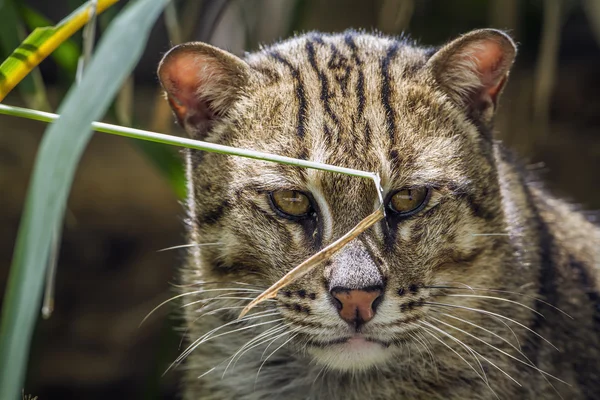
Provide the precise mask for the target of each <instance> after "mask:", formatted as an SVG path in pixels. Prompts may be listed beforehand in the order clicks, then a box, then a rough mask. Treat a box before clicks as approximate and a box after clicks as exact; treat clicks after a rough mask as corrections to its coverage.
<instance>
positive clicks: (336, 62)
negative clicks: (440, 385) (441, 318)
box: [159, 30, 516, 370]
mask: <svg viewBox="0 0 600 400" xmlns="http://www.w3.org/2000/svg"><path fill="white" fill-rule="evenodd" d="M515 53H516V49H515V45H514V43H513V41H512V40H511V39H510V38H509V37H508V36H507V35H506V34H504V33H502V32H499V31H496V30H479V31H474V32H471V33H469V34H466V35H464V36H462V37H460V38H458V39H456V40H454V41H452V42H450V43H449V44H447V45H445V46H443V47H442V48H441V49H439V50H433V49H425V48H420V47H415V46H413V45H412V44H410V43H408V42H405V41H397V40H395V39H392V38H387V37H381V36H376V35H368V34H362V33H356V32H347V33H345V34H340V35H321V34H316V33H315V34H308V35H305V36H300V37H298V38H295V39H291V40H289V41H285V42H282V43H280V44H277V45H275V46H273V47H269V48H266V49H264V50H262V51H260V52H258V53H253V54H249V55H247V56H246V57H245V59H240V58H238V57H236V56H234V55H231V54H229V53H227V52H225V51H222V50H220V49H217V48H214V47H212V46H209V45H207V44H203V43H189V44H185V45H181V46H178V47H176V48H174V49H173V50H171V51H170V52H169V53H167V54H166V55H165V57H164V59H163V61H162V63H161V65H160V67H159V77H160V80H161V83H162V85H163V87H164V89H165V91H166V95H167V99H168V101H169V102H170V104H171V106H172V108H173V110H174V111H175V114H176V116H177V118H178V120H179V122H180V124H181V125H182V126H183V127H184V128H185V129H186V131H187V132H188V133H189V135H190V136H191V137H192V138H196V139H201V140H205V141H209V142H213V143H217V144H222V145H229V146H235V147H239V148H244V149H253V150H258V151H264V152H269V153H274V154H279V155H283V156H289V157H295V158H301V159H306V160H312V161H318V162H321V163H328V164H333V165H337V166H342V167H349V168H355V169H361V170H365V171H372V172H377V173H378V174H379V175H380V177H381V180H382V185H383V188H384V190H385V193H384V202H385V210H386V218H385V219H384V220H383V221H382V222H380V223H378V224H377V225H376V226H374V227H372V228H371V229H369V230H368V231H366V232H365V233H363V234H362V235H361V236H359V237H358V238H357V239H355V240H354V241H352V242H351V243H350V244H349V245H347V246H346V247H345V248H343V249H342V250H341V251H340V252H339V253H337V254H336V255H334V256H333V257H331V258H330V259H329V260H327V261H326V262H324V263H323V264H322V265H321V266H320V267H318V268H316V269H315V270H314V271H313V272H312V273H310V274H309V275H307V276H305V277H303V278H302V279H300V280H298V281H297V282H294V283H292V284H290V285H289V286H288V287H286V288H285V289H284V290H282V291H281V292H280V293H279V295H278V297H277V298H276V299H275V300H274V301H272V302H271V303H270V305H269V307H271V308H275V309H276V310H277V312H278V313H279V314H280V316H281V317H282V318H283V322H284V323H285V324H286V325H285V326H287V327H288V329H289V338H291V337H292V336H293V340H291V342H290V344H291V345H293V344H296V345H298V346H304V348H305V349H307V350H308V353H309V354H310V355H311V356H312V357H314V359H315V360H316V361H317V362H319V363H321V364H325V365H327V366H329V367H331V368H333V369H339V370H350V369H352V370H356V369H364V368H368V367H371V366H373V365H377V364H382V363H384V362H385V361H387V360H390V359H391V358H392V357H393V355H394V354H396V353H397V351H398V349H399V348H400V347H401V346H402V345H403V344H404V343H406V342H410V341H411V340H414V339H415V337H416V336H414V334H413V333H414V332H416V331H418V330H421V331H422V330H430V331H432V330H433V329H434V328H432V327H431V326H429V325H427V324H429V323H430V322H431V321H430V320H428V319H427V316H428V315H431V313H432V312H433V311H432V310H434V309H436V307H437V310H439V309H440V307H442V306H440V304H447V305H448V306H447V307H450V305H452V304H461V305H463V306H467V307H469V306H475V305H476V304H477V303H476V302H477V299H475V298H465V299H460V303H457V301H458V300H457V299H456V298H451V297H446V296H441V295H440V293H441V292H442V288H444V287H446V288H450V287H457V288H461V287H464V286H462V285H471V286H485V287H489V286H493V285H494V280H495V279H498V277H499V276H500V274H501V268H502V262H501V260H499V259H498V257H497V255H496V253H497V252H498V249H499V248H501V247H502V246H505V245H506V239H505V238H503V236H502V234H504V233H505V230H504V229H505V223H504V220H503V216H502V213H501V203H500V202H501V196H500V188H499V184H498V180H497V175H496V174H497V171H496V163H495V161H494V154H493V153H494V151H493V139H492V134H491V130H492V120H493V114H494V112H495V109H496V106H497V101H498V97H499V95H500V93H501V91H502V88H503V85H504V84H505V82H506V79H507V76H508V72H509V69H510V67H511V65H512V63H513V60H514V57H515ZM188 167H189V169H188V173H189V176H188V177H189V195H190V200H189V209H190V221H189V224H190V226H191V228H192V229H191V241H192V242H194V243H196V244H199V245H200V246H197V247H194V248H193V249H192V252H191V254H192V256H191V257H190V263H189V265H188V267H189V268H188V269H187V271H186V273H185V274H186V275H185V276H186V278H185V279H186V282H185V283H188V284H192V283H194V282H200V281H205V282H221V283H222V285H220V286H221V287H222V288H225V287H232V282H241V283H242V284H246V285H254V286H248V287H254V288H257V291H256V292H251V293H253V295H256V294H257V293H258V291H259V290H258V289H261V290H262V289H264V288H266V287H268V286H270V285H271V284H273V283H274V282H275V281H277V280H278V279H279V278H281V277H282V276H283V275H284V274H285V273H287V272H288V271H290V270H291V269H292V268H293V267H295V266H296V265H298V264H300V263H301V262H302V261H304V260H305V259H306V258H308V257H309V256H311V255H312V254H314V253H315V252H317V251H319V249H322V248H323V247H324V246H326V245H327V244H329V243H331V242H333V241H335V240H336V239H338V238H339V237H340V236H342V235H343V234H344V233H346V232H347V231H348V230H350V229H351V228H352V227H354V226H355V224H356V223H358V222H359V221H360V220H361V219H362V218H364V217H366V216H367V215H368V214H370V213H372V212H373V211H374V210H375V209H376V208H377V207H378V205H379V201H378V196H377V192H376V190H375V187H374V184H373V182H372V181H369V180H366V179H362V178H356V177H350V176H346V175H341V174H336V173H331V172H323V171H317V170H312V169H305V168H298V167H293V166H286V165H280V164H274V163H270V162H264V161H257V160H252V159H247V158H240V157H233V156H225V155H221V154H214V153H203V152H200V151H190V153H189V158H188ZM206 243H215V245H210V246H209V245H206V246H204V245H203V244H206ZM440 296H441V297H440ZM244 303H247V300H244V301H242V302H241V303H239V304H241V305H243V304H244ZM436 304H437V306H436ZM241 305H240V308H238V309H234V310H232V313H237V312H239V310H240V309H241ZM230 311H231V310H230ZM434 333H435V332H434Z"/></svg>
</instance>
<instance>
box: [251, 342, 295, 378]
mask: <svg viewBox="0 0 600 400" xmlns="http://www.w3.org/2000/svg"><path fill="white" fill-rule="evenodd" d="M298 335H299V333H296V334H295V335H294V336H292V337H290V338H289V339H288V340H286V341H285V342H283V343H282V344H281V345H280V346H279V347H278V348H276V349H275V350H273V351H272V352H271V354H269V355H268V356H267V358H265V360H264V361H263V362H262V364H260V367H258V372H257V373H256V378H255V379H254V384H255V385H256V382H258V375H259V374H260V371H261V370H262V367H263V366H264V365H265V363H266V362H267V360H268V359H269V358H270V357H271V356H272V355H273V354H275V353H277V351H278V350H279V349H281V348H282V347H283V346H285V345H286V344H288V343H289V342H290V341H291V340H293V339H294V338H295V337H296V336H298Z"/></svg>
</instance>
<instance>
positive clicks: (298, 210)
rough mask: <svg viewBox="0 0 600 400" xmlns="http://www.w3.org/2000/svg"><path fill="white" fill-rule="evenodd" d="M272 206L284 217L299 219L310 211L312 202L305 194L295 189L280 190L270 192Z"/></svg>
mask: <svg viewBox="0 0 600 400" xmlns="http://www.w3.org/2000/svg"><path fill="white" fill-rule="evenodd" d="M270 198H271V204H272V205H273V208H274V209H275V210H276V211H278V212H279V213H280V214H282V215H283V216H284V217H287V218H291V219H299V218H304V217H306V216H308V215H309V214H310V213H311V212H312V204H311V202H310V199H309V198H308V196H307V195H305V194H304V193H302V192H299V191H297V190H280V191H277V192H271V194H270Z"/></svg>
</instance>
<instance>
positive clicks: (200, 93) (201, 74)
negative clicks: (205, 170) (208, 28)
mask: <svg viewBox="0 0 600 400" xmlns="http://www.w3.org/2000/svg"><path fill="white" fill-rule="evenodd" d="M249 70H250V67H249V66H248V65H247V64H246V63H245V62H244V61H243V60H241V59H240V58H238V57H236V56H234V55H233V54H230V53H228V52H226V51H224V50H221V49H218V48H216V47H213V46H211V45H208V44H206V43H200V42H193V43H185V44H182V45H179V46H176V47H174V48H173V49H171V50H170V51H169V52H168V53H167V54H165V56H164V57H163V59H162V61H161V62H160V65H159V67H158V78H159V80H160V83H161V85H162V87H163V89H164V90H165V94H166V97H167V100H168V102H169V104H170V105H171V108H172V109H173V112H174V113H175V116H176V117H177V120H178V122H179V124H180V125H181V126H182V127H183V128H184V129H185V130H186V131H187V132H188V134H189V135H190V136H191V137H193V138H195V139H200V140H203V139H205V138H206V136H207V134H208V132H209V130H210V127H211V126H212V123H213V122H214V121H215V120H217V119H219V118H222V117H223V116H225V115H227V112H228V111H229V110H230V109H231V107H232V106H233V104H234V103H235V102H236V101H238V100H239V98H240V97H241V96H243V93H244V90H245V88H246V86H247V84H248V79H249Z"/></svg>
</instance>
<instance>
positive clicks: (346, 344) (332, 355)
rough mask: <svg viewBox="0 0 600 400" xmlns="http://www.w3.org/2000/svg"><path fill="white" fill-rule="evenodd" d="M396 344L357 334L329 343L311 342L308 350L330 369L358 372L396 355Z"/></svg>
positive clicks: (392, 341) (316, 359)
mask: <svg viewBox="0 0 600 400" xmlns="http://www.w3.org/2000/svg"><path fill="white" fill-rule="evenodd" d="M396 342H397V341H396V340H381V339H377V338H373V337H369V336H365V335H361V334H356V335H353V336H344V337H340V338H337V339H332V340H327V341H324V340H309V341H308V343H307V346H306V349H307V351H308V353H309V354H310V355H311V356H312V357H313V358H314V360H315V361H316V362H317V363H319V364H323V365H325V366H327V367H328V368H330V369H334V370H338V371H357V370H366V369H369V368H371V367H373V366H375V365H379V364H383V363H385V362H386V361H387V360H389V358H390V356H391V355H392V354H393V353H394V352H393V351H392V349H393V348H395V346H393V345H394V344H396Z"/></svg>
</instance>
